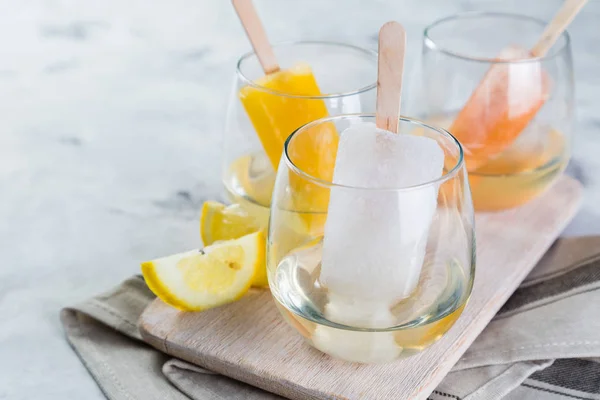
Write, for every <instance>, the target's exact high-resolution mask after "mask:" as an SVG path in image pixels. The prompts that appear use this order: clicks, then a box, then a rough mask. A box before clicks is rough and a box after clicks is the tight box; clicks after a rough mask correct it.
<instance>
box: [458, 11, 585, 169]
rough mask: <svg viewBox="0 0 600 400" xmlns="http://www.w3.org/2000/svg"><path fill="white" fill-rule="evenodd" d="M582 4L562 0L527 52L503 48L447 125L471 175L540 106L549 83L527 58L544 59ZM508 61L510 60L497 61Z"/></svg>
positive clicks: (503, 146)
mask: <svg viewBox="0 0 600 400" xmlns="http://www.w3.org/2000/svg"><path fill="white" fill-rule="evenodd" d="M586 2H587V0H567V1H565V3H564V5H563V7H562V8H561V9H560V10H559V12H558V13H557V14H556V16H555V17H554V18H553V20H552V21H551V22H550V23H549V24H548V25H547V26H546V29H545V30H544V32H543V33H542V36H541V37H540V39H539V40H538V42H537V43H536V44H535V45H534V46H533V48H532V49H531V50H529V51H528V50H526V49H521V48H518V47H509V48H506V49H504V50H503V51H502V52H501V53H500V54H499V56H498V63H496V64H494V66H493V67H491V68H490V69H489V70H488V72H487V73H486V74H485V76H484V78H483V79H482V81H481V82H480V83H479V85H478V86H477V88H476V89H475V90H474V91H473V94H472V95H471V97H470V98H469V99H468V100H467V103H466V104H465V106H464V107H463V108H462V110H461V111H460V112H459V114H458V116H457V117H456V119H455V120H454V122H453V124H452V126H451V127H450V132H452V134H453V135H454V136H455V137H456V138H457V139H458V140H459V141H460V142H461V143H462V145H463V148H464V151H465V158H466V162H467V168H468V169H469V170H470V171H474V170H476V169H478V168H479V167H480V166H482V165H484V164H485V163H486V162H487V161H488V160H490V159H492V158H493V157H494V156H496V155H498V154H499V153H501V152H502V151H503V150H505V149H506V148H507V147H508V146H510V145H511V143H512V142H514V140H515V139H516V138H517V137H518V136H519V134H520V133H521V132H522V131H523V129H525V127H526V126H527V125H528V124H529V122H530V121H531V120H532V119H533V118H534V117H535V115H536V114H537V112H538V111H539V110H540V108H542V106H543V105H544V103H545V102H546V100H547V99H548V97H549V95H550V92H551V82H550V79H549V77H548V75H547V73H546V72H545V71H544V70H543V69H542V66H541V63H539V62H536V61H535V60H530V59H531V58H538V57H543V56H545V55H546V53H547V52H548V50H550V48H551V47H552V45H553V44H554V42H555V41H556V40H557V39H558V37H559V36H560V35H561V33H562V32H563V31H564V30H565V29H566V27H567V26H568V24H569V23H570V22H571V21H572V20H573V18H574V17H575V15H576V14H577V13H578V12H579V11H580V10H581V9H582V7H583V6H584V5H585V3H586ZM509 60H510V61H513V62H510V63H508V62H506V63H503V62H502V61H509ZM515 60H523V62H514V61H515Z"/></svg>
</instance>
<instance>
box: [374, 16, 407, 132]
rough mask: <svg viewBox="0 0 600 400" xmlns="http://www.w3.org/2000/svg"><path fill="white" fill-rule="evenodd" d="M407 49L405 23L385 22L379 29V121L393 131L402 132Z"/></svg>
mask: <svg viewBox="0 0 600 400" xmlns="http://www.w3.org/2000/svg"><path fill="white" fill-rule="evenodd" d="M405 49H406V32H405V31H404V28H403V27H402V25H400V24H399V23H398V22H395V21H390V22H387V23H385V24H384V25H383V26H382V27H381V29H380V30H379V58H378V60H377V103H376V116H375V123H376V125H377V127H378V128H380V129H385V130H387V131H390V132H393V133H398V117H399V116H400V96H401V91H402V74H403V72H404V52H405Z"/></svg>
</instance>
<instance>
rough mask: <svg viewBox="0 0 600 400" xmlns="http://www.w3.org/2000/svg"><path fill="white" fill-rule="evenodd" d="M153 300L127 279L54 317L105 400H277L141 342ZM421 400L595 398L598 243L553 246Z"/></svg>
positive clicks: (599, 354)
mask: <svg viewBox="0 0 600 400" xmlns="http://www.w3.org/2000/svg"><path fill="white" fill-rule="evenodd" d="M153 299H154V295H153V294H152V292H150V290H149V289H148V288H147V286H146V284H145V283H144V280H143V279H142V278H141V277H139V276H136V277H132V278H130V279H128V280H126V281H125V282H123V283H122V284H121V285H119V286H117V287H116V288H114V289H113V290H111V291H109V292H107V293H105V294H102V295H100V296H97V297H94V298H92V299H89V300H87V301H85V302H83V303H81V304H79V305H76V306H74V307H70V308H66V309H64V310H62V313H61V319H62V322H63V325H64V328H65V332H66V335H67V339H68V340H69V342H70V343H71V345H72V347H73V349H74V350H75V351H76V352H77V354H78V355H79V357H80V358H81V360H82V362H83V363H84V364H85V366H86V368H87V369H88V370H89V371H90V373H91V374H92V376H93V377H94V379H95V380H96V382H97V383H98V385H99V386H100V388H101V389H102V391H103V392H104V393H105V394H106V396H107V397H108V398H109V399H114V400H134V399H144V400H146V399H149V400H151V399H177V400H184V399H186V400H187V399H194V400H217V399H228V400H236V399H240V400H241V399H251V400H252V399H282V397H281V396H278V395H275V394H272V393H269V392H266V391H263V390H261V389H258V388H255V387H253V386H250V385H247V384H245V383H242V382H239V381H235V380H233V379H230V378H228V377H225V376H223V375H219V374H215V373H213V372H211V371H208V370H206V369H204V368H201V367H198V366H195V365H192V364H190V363H188V362H185V361H182V360H178V359H174V358H172V357H170V356H168V355H166V354H163V353H161V352H159V351H157V350H155V349H153V348H151V347H150V346H148V345H146V344H145V343H144V342H142V339H141V336H140V334H139V332H138V328H137V325H136V322H137V320H138V318H139V316H140V314H141V313H142V311H143V310H144V308H145V307H146V306H147V305H148V304H149V303H150V302H151V301H152V300H153ZM369 398H377V397H376V394H374V395H373V396H372V397H369ZM429 398H430V399H433V400H480V399H486V400H487V399H509V400H517V399H519V400H529V399H556V400H567V399H600V237H581V238H569V239H560V240H558V241H557V243H555V244H554V246H553V247H552V248H551V249H550V251H549V252H548V253H547V254H546V256H545V257H544V259H543V260H542V261H541V262H540V263H539V264H538V265H537V266H536V268H535V269H534V270H533V271H532V273H531V274H530V275H529V276H528V278H527V279H526V280H525V281H524V282H523V284H522V285H521V286H520V287H519V288H518V289H517V291H516V292H515V293H514V294H513V296H512V297H511V298H510V299H509V300H508V302H507V303H506V304H505V305H504V306H503V308H502V309H501V310H500V312H499V313H498V314H497V315H496V317H495V318H494V319H493V320H492V321H491V322H490V324H489V325H488V326H487V327H486V329H485V330H484V331H483V332H482V333H481V335H480V336H479V337H478V338H477V340H476V341H475V342H474V343H473V344H472V345H471V347H470V348H469V350H468V351H467V352H466V353H465V354H464V355H463V357H462V358H461V359H460V361H459V362H458V363H457V364H456V365H455V367H454V368H453V370H452V372H451V373H450V374H448V375H447V376H446V378H445V379H444V380H443V381H442V383H441V384H440V385H439V386H438V388H437V389H436V390H435V391H434V392H433V393H432V394H431V395H430V397H429Z"/></svg>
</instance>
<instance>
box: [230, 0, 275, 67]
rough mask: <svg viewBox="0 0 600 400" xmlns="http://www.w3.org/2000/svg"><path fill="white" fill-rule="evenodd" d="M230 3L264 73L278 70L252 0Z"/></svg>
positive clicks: (233, 0) (237, 0)
mask: <svg viewBox="0 0 600 400" xmlns="http://www.w3.org/2000/svg"><path fill="white" fill-rule="evenodd" d="M231 3H232V4H233V8H235V12H236V13H237V15H238V17H239V18H240V21H241V22H242V26H243V27H244V30H245V31H246V35H247V36H248V39H249V40H250V43H251V44H252V48H253V49H254V53H255V54H256V57H258V62H259V63H260V66H261V67H262V69H263V71H264V73H265V74H271V73H273V72H277V71H279V64H278V63H277V58H276V57H275V53H273V47H271V43H269V39H268V38H267V34H266V32H265V29H264V28H263V25H262V23H261V22H260V17H259V16H258V14H257V13H256V9H255V8H254V5H253V4H252V0H231Z"/></svg>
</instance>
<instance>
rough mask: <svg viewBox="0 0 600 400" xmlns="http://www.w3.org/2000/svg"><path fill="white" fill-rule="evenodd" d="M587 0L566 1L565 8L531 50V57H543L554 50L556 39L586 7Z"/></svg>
mask: <svg viewBox="0 0 600 400" xmlns="http://www.w3.org/2000/svg"><path fill="white" fill-rule="evenodd" d="M585 3H587V0H566V1H565V3H564V4H563V6H562V7H561V8H560V10H558V12H557V13H556V15H555V16H554V18H552V21H550V23H548V25H546V28H545V29H544V32H543V33H542V36H541V37H540V39H539V40H538V41H537V43H536V44H535V45H534V46H533V48H532V49H531V55H532V56H534V57H543V56H545V55H546V53H547V52H548V50H550V48H552V46H553V45H554V42H556V39H558V38H559V37H560V35H561V34H562V33H563V31H564V30H565V29H567V26H569V24H570V23H571V21H573V18H575V16H576V15H577V14H578V13H579V11H581V9H582V8H583V6H585Z"/></svg>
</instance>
